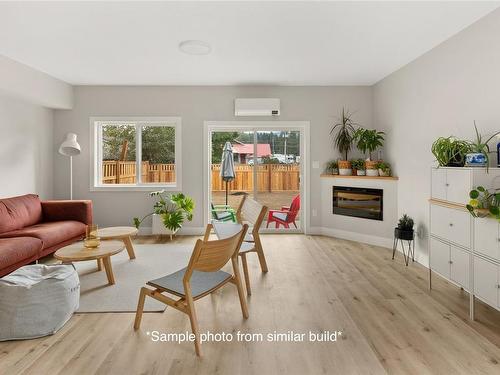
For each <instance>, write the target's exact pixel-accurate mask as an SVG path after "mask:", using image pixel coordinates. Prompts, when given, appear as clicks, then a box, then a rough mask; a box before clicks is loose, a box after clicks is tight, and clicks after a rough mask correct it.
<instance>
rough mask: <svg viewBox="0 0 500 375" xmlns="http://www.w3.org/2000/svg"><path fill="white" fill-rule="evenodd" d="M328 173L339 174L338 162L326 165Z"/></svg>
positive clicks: (332, 161)
mask: <svg viewBox="0 0 500 375" xmlns="http://www.w3.org/2000/svg"><path fill="white" fill-rule="evenodd" d="M326 172H327V173H329V174H339V163H338V162H337V160H331V161H329V162H328V163H327V164H326Z"/></svg>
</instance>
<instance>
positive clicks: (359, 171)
mask: <svg viewBox="0 0 500 375" xmlns="http://www.w3.org/2000/svg"><path fill="white" fill-rule="evenodd" d="M351 165H352V170H353V173H354V171H356V176H366V169H365V161H364V160H363V159H354V160H351Z"/></svg>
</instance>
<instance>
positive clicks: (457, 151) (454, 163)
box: [431, 137, 472, 167]
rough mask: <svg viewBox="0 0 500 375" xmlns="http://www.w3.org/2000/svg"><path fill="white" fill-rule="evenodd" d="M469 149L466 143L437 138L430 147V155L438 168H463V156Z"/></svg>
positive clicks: (459, 140)
mask: <svg viewBox="0 0 500 375" xmlns="http://www.w3.org/2000/svg"><path fill="white" fill-rule="evenodd" d="M471 149H472V148H471V145H470V143H469V142H468V141H464V140H461V139H457V138H455V137H446V138H445V137H439V138H438V139H436V140H435V141H434V143H433V144H432V147H431V151H432V154H433V155H434V157H435V158H436V160H437V162H438V164H439V166H440V167H463V166H464V164H465V155H466V154H467V153H469V152H470V151H471Z"/></svg>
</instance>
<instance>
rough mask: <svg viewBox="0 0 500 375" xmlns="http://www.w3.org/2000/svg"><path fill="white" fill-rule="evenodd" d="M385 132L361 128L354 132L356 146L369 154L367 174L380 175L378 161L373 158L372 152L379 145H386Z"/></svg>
mask: <svg viewBox="0 0 500 375" xmlns="http://www.w3.org/2000/svg"><path fill="white" fill-rule="evenodd" d="M384 135H385V133H384V132H381V131H378V130H377V129H364V128H359V129H357V130H356V132H355V133H354V142H355V143H356V147H357V148H358V150H360V151H361V152H362V153H363V154H365V155H367V154H368V155H367V156H368V157H367V159H366V169H367V172H366V174H367V175H368V176H378V170H377V161H376V160H373V158H372V153H373V152H374V151H375V150H376V149H377V148H379V147H382V146H383V145H384Z"/></svg>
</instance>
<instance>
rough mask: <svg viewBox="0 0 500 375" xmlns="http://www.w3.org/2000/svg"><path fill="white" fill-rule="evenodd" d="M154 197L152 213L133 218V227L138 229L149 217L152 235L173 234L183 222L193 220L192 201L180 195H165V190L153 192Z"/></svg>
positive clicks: (150, 194)
mask: <svg viewBox="0 0 500 375" xmlns="http://www.w3.org/2000/svg"><path fill="white" fill-rule="evenodd" d="M149 196H150V197H155V198H156V202H155V203H154V205H153V212H150V213H149V214H147V215H146V216H144V217H143V218H142V219H140V220H139V218H137V217H134V219H133V220H134V225H135V227H136V228H139V227H140V226H141V224H142V223H143V222H144V219H146V218H147V217H149V216H153V234H169V235H170V236H172V235H173V234H175V233H176V232H177V231H178V230H179V229H180V228H181V227H182V225H183V224H184V220H186V219H187V220H188V221H191V220H193V210H194V201H193V199H192V198H191V197H188V196H186V195H184V194H182V193H178V194H171V195H165V190H160V191H153V192H151V193H149Z"/></svg>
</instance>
